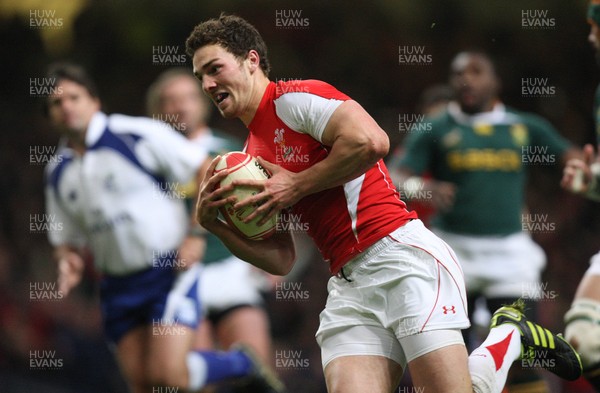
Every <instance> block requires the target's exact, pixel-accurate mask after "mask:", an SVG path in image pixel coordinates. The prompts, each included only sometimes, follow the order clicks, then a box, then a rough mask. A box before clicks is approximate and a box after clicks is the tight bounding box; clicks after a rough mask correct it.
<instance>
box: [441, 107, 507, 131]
mask: <svg viewBox="0 0 600 393" xmlns="http://www.w3.org/2000/svg"><path fill="white" fill-rule="evenodd" d="M448 113H449V114H450V116H452V117H453V118H454V120H456V122H457V123H460V124H464V125H468V126H470V125H473V124H478V123H487V124H499V123H505V122H506V120H507V119H506V115H507V112H506V107H505V106H504V104H503V103H501V102H497V103H496V104H494V108H492V110H491V111H489V112H481V113H476V114H474V115H471V114H468V113H465V112H463V111H462V109H460V105H458V103H457V102H456V101H452V102H450V103H449V104H448Z"/></svg>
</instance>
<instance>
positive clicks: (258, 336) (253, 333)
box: [216, 306, 272, 363]
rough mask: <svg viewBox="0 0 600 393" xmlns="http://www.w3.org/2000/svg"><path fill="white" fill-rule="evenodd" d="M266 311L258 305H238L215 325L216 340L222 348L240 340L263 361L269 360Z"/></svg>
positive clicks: (269, 338) (269, 341)
mask: <svg viewBox="0 0 600 393" xmlns="http://www.w3.org/2000/svg"><path fill="white" fill-rule="evenodd" d="M269 331H270V328H269V320H268V317H267V313H266V312H265V310H263V309H262V308H260V307H253V306H246V307H238V308H235V309H234V310H231V311H230V312H228V313H227V314H226V315H225V316H223V318H222V319H220V320H219V322H218V323H217V325H216V335H217V340H218V342H219V344H220V345H221V347H222V348H223V349H229V348H230V347H231V346H232V345H233V344H235V343H238V342H242V343H245V344H248V345H250V346H251V347H252V348H253V349H254V350H255V352H256V353H257V354H258V356H260V358H261V359H262V360H264V361H265V362H269V363H270V362H271V357H272V356H271V336H270V334H269Z"/></svg>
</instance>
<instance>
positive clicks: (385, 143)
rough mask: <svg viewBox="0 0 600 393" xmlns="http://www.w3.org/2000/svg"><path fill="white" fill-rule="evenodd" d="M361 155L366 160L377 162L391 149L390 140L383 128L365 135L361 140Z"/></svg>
mask: <svg viewBox="0 0 600 393" xmlns="http://www.w3.org/2000/svg"><path fill="white" fill-rule="evenodd" d="M360 150H361V156H362V158H363V160H364V161H365V162H369V163H375V162H377V161H379V160H380V159H382V158H384V157H385V156H386V155H387V154H388V152H389V150H390V140H389V138H388V136H387V134H386V133H385V132H384V131H383V130H378V131H377V132H374V133H372V134H367V135H365V138H364V139H363V140H362V141H360Z"/></svg>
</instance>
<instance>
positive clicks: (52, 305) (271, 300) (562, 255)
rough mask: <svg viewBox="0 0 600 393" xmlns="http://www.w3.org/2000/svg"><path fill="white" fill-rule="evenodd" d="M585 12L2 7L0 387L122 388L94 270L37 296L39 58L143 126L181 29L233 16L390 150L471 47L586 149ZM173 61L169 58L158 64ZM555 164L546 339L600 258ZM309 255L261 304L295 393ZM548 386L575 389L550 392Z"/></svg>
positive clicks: (592, 209) (42, 250)
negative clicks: (404, 52)
mask: <svg viewBox="0 0 600 393" xmlns="http://www.w3.org/2000/svg"><path fill="white" fill-rule="evenodd" d="M586 8H587V3H586V1H585V0H570V1H565V0H521V1H511V0H486V1H480V0H443V1H441V0H372V1H356V2H348V1H343V0H303V1H299V0H295V1H292V0H255V1H243V0H219V1H216V0H214V1H211V0H202V1H191V0H177V1H165V0H109V1H98V0H97V1H93V0H68V1H65V0H19V1H15V0H0V42H1V43H2V44H1V45H0V58H1V59H2V61H0V70H1V73H0V75H1V76H2V82H1V83H0V85H1V86H2V87H1V89H0V120H1V121H2V130H1V131H0V141H1V142H0V391H1V392H11V393H12V392H17V393H24V392H33V391H35V392H40V393H45V392H57V393H58V392H65V393H67V392H78V393H79V392H102V393H107V392H115V393H117V392H124V391H126V390H125V387H124V385H123V382H122V380H121V379H120V378H119V375H118V369H117V367H116V365H115V364H114V361H113V360H112V357H111V354H110V349H109V348H107V346H106V344H105V343H104V340H103V339H102V334H101V330H100V316H99V309H98V301H97V285H96V284H97V281H96V279H97V277H96V276H95V274H94V272H93V270H92V269H88V272H87V276H86V280H85V282H84V284H83V285H82V286H81V287H80V288H79V289H78V290H77V292H76V293H75V294H74V295H73V296H70V297H69V298H67V299H54V300H40V299H37V298H35V296H33V295H32V290H39V289H40V286H43V285H51V283H53V280H54V278H55V265H54V263H53V261H52V259H51V248H50V246H49V244H48V241H47V238H46V235H45V232H44V231H43V230H39V229H38V227H36V225H32V223H36V222H38V223H39V222H40V221H41V219H40V216H42V215H43V214H44V195H43V164H44V163H45V162H44V157H46V156H45V155H44V151H46V152H47V151H51V150H52V149H53V148H54V146H55V145H56V143H57V141H58V136H57V135H56V134H55V133H54V132H53V131H52V129H51V128H50V127H49V125H48V123H47V119H46V118H45V116H44V112H43V106H44V102H45V97H44V96H43V94H42V95H39V94H36V90H35V89H32V88H31V87H32V86H36V84H37V85H38V86H39V82H40V79H41V78H43V77H44V73H45V70H46V67H47V65H48V64H49V63H51V62H53V61H56V60H70V61H74V62H77V63H80V64H82V65H83V66H85V67H86V68H87V69H88V70H89V72H90V73H91V75H92V76H93V77H94V79H95V80H96V82H97V84H98V86H99V90H100V96H101V98H102V101H103V107H104V110H105V111H106V112H109V113H115V112H116V113H125V114H129V115H144V114H145V110H144V97H145V93H146V89H147V87H148V86H149V85H150V84H151V82H152V81H153V80H154V78H155V77H156V76H157V75H158V74H159V73H160V72H161V71H163V70H165V69H167V68H169V67H172V66H181V65H183V66H188V67H191V65H190V59H189V57H187V55H186V54H185V47H184V41H185V39H186V37H187V36H188V34H189V32H190V31H191V29H192V28H193V27H194V26H195V25H196V24H197V23H199V22H200V21H202V20H205V19H207V18H211V17H216V16H218V15H219V14H220V12H221V11H225V12H228V13H235V14H238V15H240V16H242V17H244V18H246V19H248V20H249V21H250V22H251V23H253V24H254V25H255V26H256V27H257V28H258V30H259V31H260V32H261V33H262V35H263V37H264V38H265V40H266V42H267V44H268V45H269V57H270V59H271V64H272V67H273V70H272V74H271V79H273V80H278V79H286V80H287V79H322V80H325V81H327V82H329V83H331V84H333V85H334V86H336V87H337V88H338V89H340V90H341V91H343V92H345V93H346V94H348V95H350V96H351V97H352V98H354V99H355V100H357V101H358V102H360V103H361V104H362V105H363V106H364V107H365V108H366V109H367V110H368V111H369V112H370V113H371V114H372V115H373V117H374V118H375V119H376V120H377V121H378V122H379V123H380V124H381V125H382V127H383V128H384V129H385V130H386V131H387V132H388V134H389V137H390V139H391V141H392V145H393V146H398V145H400V144H401V143H402V139H403V137H404V136H405V134H403V133H402V131H400V130H399V117H400V116H402V115H407V114H408V115H410V114H416V113H418V111H417V108H416V104H417V100H418V97H419V96H420V94H421V92H422V91H423V90H424V89H426V88H428V87H430V86H432V85H434V84H438V83H444V82H445V81H446V79H447V75H448V63H449V61H450V60H451V59H452V57H453V56H454V55H455V54H456V53H457V52H458V51H461V50H464V49H470V48H478V49H482V50H485V51H487V52H488V53H490V54H491V55H492V57H493V58H494V59H495V60H496V63H497V65H498V70H499V73H500V76H501V78H502V80H503V91H502V98H503V100H504V101H505V102H506V103H507V104H509V105H510V106H513V107H516V108H518V109H521V110H526V111H532V112H536V113H538V114H540V115H542V116H544V117H545V118H547V119H548V120H549V121H550V122H552V123H553V124H554V125H555V126H556V127H557V128H558V129H559V130H560V132H561V133H562V134H563V135H564V136H565V137H566V138H568V139H569V140H570V141H572V142H573V143H574V144H576V145H579V146H582V145H583V144H584V143H593V142H594V141H595V134H594V125H593V121H592V102H593V95H594V90H595V88H596V86H597V84H598V81H599V78H598V76H600V71H599V69H598V67H597V65H596V61H595V58H594V53H593V50H592V49H591V47H590V45H589V44H588V42H587V35H588V31H589V28H588V25H587V24H586ZM531 10H533V11H535V10H537V11H536V12H537V14H536V15H537V18H538V20H540V21H541V20H544V21H546V22H548V21H553V22H552V23H546V24H547V25H549V24H551V25H552V26H545V27H540V26H537V27H536V26H529V25H526V24H525V23H524V22H523V15H524V12H528V11H531ZM528 15H531V14H528ZM290 21H292V22H290ZM401 48H418V49H417V50H422V51H423V53H424V54H426V55H428V57H427V59H428V60H427V61H426V62H421V63H419V64H406V63H402V62H401V61H400V60H399V51H400V50H401ZM169 51H170V53H171V54H175V55H177V56H171V57H164V56H163V57H160V56H155V55H156V54H165V52H169ZM36 78H39V79H36ZM524 78H547V85H548V86H550V87H553V88H554V89H553V90H554V93H553V94H551V95H549V96H546V97H539V96H536V97H530V96H526V95H524V94H523V91H522V84H523V79H524ZM211 123H212V125H213V126H215V127H217V128H220V129H223V130H228V131H230V132H232V133H234V134H237V135H239V136H242V137H243V136H244V132H245V131H244V129H243V126H242V123H241V122H238V121H233V120H232V121H225V120H223V119H220V118H219V117H218V115H214V116H213V117H212V121H211ZM44 149H46V150H44ZM48 149H49V150H48ZM40 157H42V159H41V160H40V159H39V158H40ZM48 157H49V155H48V156H47V157H46V158H48ZM561 169H562V168H560V167H559V166H558V165H555V166H551V167H548V166H539V167H538V166H534V167H532V171H531V179H530V182H529V184H530V186H529V189H528V205H529V209H530V210H531V212H532V213H539V214H547V217H548V222H549V223H552V224H554V225H553V226H552V227H553V229H552V230H550V231H543V232H541V233H533V237H534V238H535V240H537V241H538V242H539V243H540V244H541V245H542V247H543V248H544V249H545V250H546V252H547V255H548V266H547V269H546V271H545V274H544V283H545V285H546V290H547V291H548V293H551V294H552V295H553V296H551V298H550V296H549V297H548V298H547V299H544V300H543V302H544V303H543V305H542V307H540V315H539V316H538V319H539V321H540V322H541V323H543V324H545V325H547V326H548V327H550V328H552V329H554V330H557V331H560V330H562V328H563V325H562V315H563V314H564V312H565V311H566V309H567V307H568V306H569V304H570V301H571V299H572V296H573V294H574V291H575V288H576V285H577V283H578V281H579V279H580V277H581V276H582V274H583V272H584V271H585V269H586V267H587V264H588V260H589V257H590V256H591V255H592V254H594V253H595V252H596V251H597V250H598V248H600V236H599V235H600V217H599V216H600V209H598V205H596V204H595V203H593V202H589V201H586V200H584V199H581V198H578V197H575V196H572V195H569V194H567V193H566V192H564V191H562V190H561V189H560V188H559V186H558V182H559V179H560V174H561ZM498 192H499V193H502V190H498ZM149 214H151V213H149ZM474 214H476V213H475V212H474ZM42 217H43V216H42ZM306 259H307V260H310V261H309V262H308V263H307V264H306V265H305V266H304V268H303V269H300V270H298V271H296V272H295V273H294V275H293V276H292V277H290V278H289V279H288V281H289V282H291V283H292V284H293V285H295V288H296V290H301V291H306V292H302V293H303V296H301V298H300V299H281V298H280V297H278V296H277V290H276V289H275V290H274V291H273V292H271V293H267V294H265V298H266V301H267V304H268V305H269V311H270V315H271V322H272V329H273V336H274V339H275V344H276V350H278V351H282V352H278V353H276V358H277V357H279V358H281V359H283V358H286V357H290V356H292V357H296V358H299V359H302V361H301V362H299V363H298V364H297V365H296V366H294V367H284V366H282V363H280V366H279V367H278V368H277V371H278V372H279V373H280V374H281V375H282V376H283V378H284V380H285V381H286V382H287V383H288V385H289V386H290V391H291V392H308V393H313V392H315V393H318V392H323V391H324V384H323V379H322V375H321V374H322V371H321V365H320V358H319V351H318V347H317V344H316V343H315V341H314V333H315V331H316V328H317V325H318V313H319V311H320V310H321V308H322V306H323V304H324V301H325V296H326V289H325V284H326V280H327V275H328V273H327V268H326V266H325V264H324V263H323V262H322V261H320V260H319V258H317V257H310V256H308V257H307V258H306ZM44 283H46V284H44ZM290 288H292V287H289V286H288V287H287V289H286V288H285V287H284V288H283V289H284V290H288V291H289V290H290ZM43 351H46V352H43ZM286 351H287V352H286ZM293 351H295V352H293ZM298 351H299V352H298ZM36 356H37V357H39V356H45V357H46V358H48V359H53V360H54V362H53V366H49V367H37V368H36V367H33V366H32V362H31V359H32V358H35V357H36ZM59 360H60V361H59ZM298 365H300V367H298ZM553 389H555V391H556V392H563V391H564V392H569V391H576V390H569V389H575V388H569V387H568V386H563V384H561V383H559V382H556V383H555V384H554V386H553Z"/></svg>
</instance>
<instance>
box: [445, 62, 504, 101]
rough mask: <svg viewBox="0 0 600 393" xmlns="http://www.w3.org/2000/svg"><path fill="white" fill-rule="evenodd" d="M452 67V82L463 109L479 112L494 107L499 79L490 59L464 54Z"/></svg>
mask: <svg viewBox="0 0 600 393" xmlns="http://www.w3.org/2000/svg"><path fill="white" fill-rule="evenodd" d="M450 68H451V69H450V72H451V73H450V84H451V86H452V88H453V89H454V91H455V94H456V97H457V99H458V102H459V103H460V106H461V108H462V110H463V111H465V112H467V113H479V112H485V111H489V110H491V109H492V108H493V105H494V102H495V100H496V98H497V94H498V79H497V77H496V75H495V73H494V70H493V67H492V65H491V64H490V62H489V60H488V59H486V58H485V57H483V56H479V55H476V54H462V55H459V56H457V57H456V59H455V60H454V61H453V62H452V65H451V67H450Z"/></svg>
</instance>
